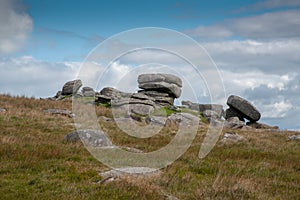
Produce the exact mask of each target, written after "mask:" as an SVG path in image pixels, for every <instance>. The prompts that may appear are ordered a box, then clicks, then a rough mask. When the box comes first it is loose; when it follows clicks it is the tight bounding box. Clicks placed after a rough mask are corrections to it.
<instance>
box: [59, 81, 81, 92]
mask: <svg viewBox="0 0 300 200" xmlns="http://www.w3.org/2000/svg"><path fill="white" fill-rule="evenodd" d="M81 86H82V82H81V80H73V81H69V82H67V83H65V84H64V86H63V88H62V92H61V95H72V94H76V93H77V92H78V90H79V89H80V87H81Z"/></svg>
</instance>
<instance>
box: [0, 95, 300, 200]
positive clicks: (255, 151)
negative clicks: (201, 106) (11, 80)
mask: <svg viewBox="0 0 300 200" xmlns="http://www.w3.org/2000/svg"><path fill="white" fill-rule="evenodd" d="M0 108H5V109H7V112H6V113H0V127H1V128H0V162H1V165H0V193H1V196H0V199H63V198H65V199H163V198H165V195H166V194H172V195H173V196H176V197H178V198H179V199H290V200H292V199H296V200H299V199H300V143H299V141H288V140H287V136H289V135H293V134H295V132H289V131H282V132H271V131H262V132H260V131H245V130H240V131H237V133H238V134H240V135H242V136H244V137H245V138H246V140H245V141H242V142H240V143H237V144H232V145H221V144H218V145H216V146H215V147H214V149H213V150H212V151H211V152H210V154H209V155H208V156H207V157H206V158H205V159H203V160H200V159H199V158H198V151H199V148H200V145H201V143H202V141H203V138H204V136H205V134H206V128H205V127H201V128H199V130H198V133H197V136H196V138H195V140H194V142H193V144H192V145H191V147H190V148H189V150H188V151H187V152H186V153H185V154H184V155H183V156H182V157H181V158H179V159H178V160H177V161H175V162H174V163H173V164H172V165H170V166H168V167H166V168H165V169H163V170H162V173H161V174H160V175H159V176H155V177H152V178H137V177H126V178H123V179H118V180H117V181H112V182H107V183H105V184H99V180H101V176H100V175H99V172H103V171H104V170H107V169H108V168H107V167H106V166H104V165H102V164H101V163H100V162H99V161H97V160H95V159H94V158H93V157H92V156H91V154H90V153H89V152H88V151H87V150H86V149H85V148H84V147H83V145H82V144H81V143H80V142H78V143H64V142H63V138H64V136H65V135H66V134H67V133H69V132H71V131H73V130H74V127H73V123H74V122H73V120H72V119H70V118H68V117H66V116H60V115H49V114H44V113H43V110H44V109H49V108H57V109H70V110H71V109H72V103H71V102H70V101H61V102H56V101H48V100H36V99H32V98H24V97H10V96H7V95H1V96H0ZM96 112H97V115H102V116H106V117H111V116H112V114H111V110H110V109H109V108H105V107H100V106H99V107H97V108H96ZM101 123H102V124H101V125H102V126H103V127H104V129H105V131H107V132H108V133H109V134H110V136H111V137H112V139H113V141H114V143H116V144H119V145H122V146H129V147H135V148H138V149H142V150H144V151H146V152H147V151H153V150H155V149H159V148H160V147H162V146H164V145H166V144H167V143H168V142H169V141H170V140H171V139H172V138H173V137H174V135H175V134H176V130H177V127H176V125H174V124H171V125H170V126H168V127H165V128H164V129H163V130H162V131H161V133H160V134H157V135H155V136H154V137H153V138H149V139H138V138H133V137H131V136H128V135H126V134H125V133H123V132H122V131H121V130H119V129H118V128H117V127H116V124H115V122H112V121H103V122H101ZM226 131H227V130H224V131H223V133H225V132H226Z"/></svg>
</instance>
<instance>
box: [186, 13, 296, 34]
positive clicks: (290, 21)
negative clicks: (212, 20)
mask: <svg viewBox="0 0 300 200" xmlns="http://www.w3.org/2000/svg"><path fill="white" fill-rule="evenodd" d="M299 19H300V10H298V9H295V10H287V11H277V12H269V13H264V14H261V15H256V16H251V17H244V18H239V19H230V20H225V21H223V22H221V23H219V24H215V25H211V26H199V27H197V28H195V29H192V30H187V31H185V32H186V33H187V34H189V35H191V36H193V37H197V38H199V39H209V38H213V39H218V38H219V39H226V38H229V37H243V38H249V39H264V40H265V39H267V40H270V39H282V38H299V36H300V20H299Z"/></svg>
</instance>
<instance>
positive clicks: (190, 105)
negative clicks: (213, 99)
mask: <svg viewBox="0 0 300 200" xmlns="http://www.w3.org/2000/svg"><path fill="white" fill-rule="evenodd" d="M181 104H182V105H183V106H187V107H188V108H189V109H191V110H196V111H199V112H203V113H204V112H205V111H206V110H211V111H214V112H215V113H217V116H218V118H221V117H222V116H223V113H224V110H223V106H222V105H220V104H199V103H193V102H191V101H182V102H181Z"/></svg>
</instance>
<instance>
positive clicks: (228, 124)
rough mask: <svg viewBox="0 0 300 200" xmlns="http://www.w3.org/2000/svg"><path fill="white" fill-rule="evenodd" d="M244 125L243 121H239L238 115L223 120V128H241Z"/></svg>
mask: <svg viewBox="0 0 300 200" xmlns="http://www.w3.org/2000/svg"><path fill="white" fill-rule="evenodd" d="M244 126H245V122H243V121H240V120H239V118H238V117H231V118H229V119H227V120H226V121H225V124H224V128H229V129H241V128H243V127H244Z"/></svg>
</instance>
